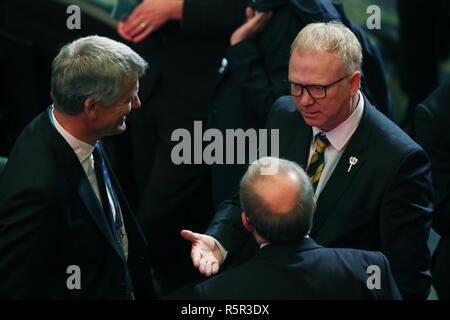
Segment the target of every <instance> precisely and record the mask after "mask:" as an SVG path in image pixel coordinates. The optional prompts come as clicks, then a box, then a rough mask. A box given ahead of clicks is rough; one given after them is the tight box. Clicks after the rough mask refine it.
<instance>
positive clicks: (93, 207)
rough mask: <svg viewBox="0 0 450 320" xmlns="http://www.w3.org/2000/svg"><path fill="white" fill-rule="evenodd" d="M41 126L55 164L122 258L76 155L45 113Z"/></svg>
mask: <svg viewBox="0 0 450 320" xmlns="http://www.w3.org/2000/svg"><path fill="white" fill-rule="evenodd" d="M42 124H43V132H44V135H45V139H46V140H47V141H48V144H49V146H50V148H51V149H52V150H53V152H54V154H55V157H56V158H57V163H58V164H59V165H61V167H62V169H63V170H64V172H65V173H66V177H67V178H68V180H69V182H70V184H71V185H72V186H73V187H74V188H75V190H76V192H77V193H78V194H79V196H80V198H81V201H82V202H83V204H84V205H85V207H86V209H87V212H88V213H89V215H90V216H91V218H92V220H93V221H94V223H95V224H96V226H97V227H98V229H99V231H100V232H101V233H102V234H103V236H104V237H105V238H106V240H107V241H108V242H109V243H110V244H111V246H112V247H113V248H114V249H115V250H116V252H117V253H118V254H119V255H120V256H121V257H122V255H121V254H120V249H119V248H118V244H117V243H116V241H114V238H113V235H112V231H111V228H110V227H109V226H108V222H107V220H106V217H105V215H104V213H103V209H102V207H101V205H100V202H99V201H98V199H97V196H96V195H95V193H94V190H93V189H92V186H91V183H90V182H89V180H88V178H87V176H86V174H85V172H84V170H83V167H82V166H81V163H80V161H79V160H78V158H77V156H76V154H75V153H74V151H73V150H72V148H71V147H70V146H69V144H68V143H67V142H66V140H64V138H63V137H62V136H61V135H60V134H59V133H58V131H57V130H56V129H55V128H54V127H53V125H52V124H51V122H50V119H49V116H48V113H47V112H45V113H44V114H43V118H42Z"/></svg>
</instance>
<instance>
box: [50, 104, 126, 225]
mask: <svg viewBox="0 0 450 320" xmlns="http://www.w3.org/2000/svg"><path fill="white" fill-rule="evenodd" d="M53 111H54V109H53V108H52V118H53V123H54V124H55V128H56V130H57V131H58V132H59V133H60V134H61V136H62V137H63V138H64V140H66V142H67V143H68V144H69V146H70V147H71V148H72V149H73V151H74V152H75V154H76V155H77V157H78V160H79V161H80V163H81V166H82V167H83V169H84V172H85V173H86V176H87V178H88V180H89V182H90V183H91V186H92V189H93V190H94V192H95V195H96V196H97V199H98V201H99V202H100V205H102V200H101V197H100V190H99V188H98V182H97V176H96V175H95V169H94V155H93V154H92V151H94V146H92V145H90V144H89V143H86V142H83V141H81V140H78V139H77V138H75V137H74V136H72V135H71V134H70V133H69V132H67V130H66V129H64V128H63V127H62V126H61V124H59V122H58V120H56V117H55V114H54V113H53ZM104 183H105V188H106V193H107V195H108V202H109V205H110V207H111V211H112V213H113V217H114V221H115V220H116V210H115V207H114V201H113V199H112V197H111V194H110V191H109V188H108V187H107V186H106V181H104ZM102 206H103V205H102ZM119 206H120V204H119ZM119 210H120V209H119Z"/></svg>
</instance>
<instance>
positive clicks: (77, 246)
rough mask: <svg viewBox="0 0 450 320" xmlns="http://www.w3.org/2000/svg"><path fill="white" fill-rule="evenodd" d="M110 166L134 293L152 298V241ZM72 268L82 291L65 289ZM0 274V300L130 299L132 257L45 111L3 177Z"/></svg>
mask: <svg viewBox="0 0 450 320" xmlns="http://www.w3.org/2000/svg"><path fill="white" fill-rule="evenodd" d="M102 152H103V151H102ZM104 156H105V155H104ZM107 166H108V169H109V172H110V178H111V182H112V185H113V187H114V189H115V191H116V193H117V196H118V200H119V202H120V206H121V209H122V213H123V218H124V223H125V228H126V231H127V234H128V240H129V256H128V266H129V270H130V275H131V278H132V281H133V285H134V293H135V296H136V298H151V297H153V285H152V279H151V274H150V270H151V269H150V264H149V260H148V257H147V255H148V253H147V250H146V242H145V240H144V238H143V235H142V233H141V231H140V228H139V226H138V225H137V223H136V221H135V218H134V216H133V214H132V212H131V210H130V209H129V206H128V204H127V201H126V199H125V196H124V194H123V192H122V190H121V189H120V186H119V184H118V182H117V180H116V178H115V176H114V174H113V173H112V170H111V167H110V165H109V162H108V161H107ZM71 265H76V266H78V267H79V268H80V271H81V289H80V290H77V289H73V290H69V289H68V288H67V285H66V281H67V279H68V278H69V276H70V275H72V273H69V274H68V273H67V268H68V267H69V266H71ZM0 275H1V285H0V299H125V298H127V295H126V291H125V289H126V282H125V279H126V278H125V276H126V261H125V260H124V258H123V257H122V255H120V253H119V248H118V244H117V243H116V242H115V241H114V240H113V237H112V233H111V231H110V228H109V227H108V225H107V222H106V218H105V216H104V214H103V211H102V209H101V206H100V203H99V201H98V200H97V198H96V196H95V193H94V192H93V190H92V187H91V185H90V183H89V181H88V179H87V177H86V174H85V173H84V170H83V168H82V166H81V164H80V162H79V160H78V158H77V156H76V155H75V153H74V152H73V150H72V149H71V147H70V146H69V145H68V144H67V142H66V141H65V140H64V138H63V137H62V136H61V135H60V134H59V133H58V132H57V131H56V129H55V128H54V127H53V126H52V124H51V122H50V119H49V116H48V113H47V112H44V113H42V114H41V115H39V116H38V117H37V118H35V119H34V120H33V121H32V122H31V123H30V124H29V125H28V126H27V127H26V128H25V129H24V131H23V132H22V133H21V135H20V136H19V138H18V139H17V141H16V143H15V145H14V147H13V150H12V151H11V154H10V157H9V161H8V164H7V166H6V168H5V171H4V172H3V174H2V175H1V176H0Z"/></svg>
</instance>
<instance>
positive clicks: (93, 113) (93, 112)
mask: <svg viewBox="0 0 450 320" xmlns="http://www.w3.org/2000/svg"><path fill="white" fill-rule="evenodd" d="M84 113H85V114H86V116H87V117H88V119H89V120H96V119H97V103H96V102H95V101H94V100H93V99H92V98H87V99H86V100H84Z"/></svg>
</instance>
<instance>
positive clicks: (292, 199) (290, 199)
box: [240, 157, 314, 244]
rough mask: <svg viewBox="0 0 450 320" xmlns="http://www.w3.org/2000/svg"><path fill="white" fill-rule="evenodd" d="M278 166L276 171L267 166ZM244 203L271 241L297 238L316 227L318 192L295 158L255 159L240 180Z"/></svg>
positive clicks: (252, 220)
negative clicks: (315, 192) (316, 197)
mask: <svg viewBox="0 0 450 320" xmlns="http://www.w3.org/2000/svg"><path fill="white" fill-rule="evenodd" d="M267 166H270V167H272V168H273V167H275V166H278V170H277V172H276V173H274V174H270V175H266V174H264V173H262V172H264V170H263V169H264V168H265V167H267ZM240 197H241V206H242V209H243V211H244V213H245V215H246V216H247V218H248V221H249V223H250V224H251V225H252V226H253V227H254V229H255V231H256V232H257V234H258V235H259V236H261V237H262V238H264V240H266V241H269V242H270V243H275V244H276V243H289V242H296V241H299V240H300V239H302V238H304V237H305V236H306V235H307V234H308V233H309V231H310V230H311V227H312V218H313V212H314V192H313V188H312V186H311V183H310V180H309V177H308V176H307V175H306V173H305V172H304V171H303V169H302V168H301V167H300V166H299V165H297V164H296V163H294V162H291V161H288V160H284V159H277V158H272V157H266V158H261V159H259V160H256V161H255V162H253V163H252V164H251V165H250V166H249V168H248V169H247V172H246V173H245V175H244V177H243V178H242V179H241V183H240Z"/></svg>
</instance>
